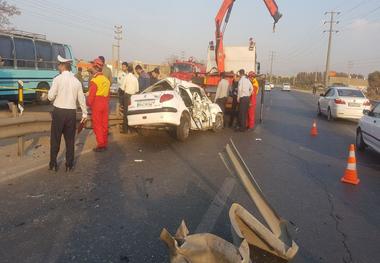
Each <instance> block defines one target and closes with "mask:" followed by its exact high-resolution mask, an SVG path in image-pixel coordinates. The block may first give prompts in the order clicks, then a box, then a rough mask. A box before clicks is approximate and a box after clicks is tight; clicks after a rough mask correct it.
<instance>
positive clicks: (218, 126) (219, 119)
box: [212, 112, 224, 132]
mask: <svg viewBox="0 0 380 263" xmlns="http://www.w3.org/2000/svg"><path fill="white" fill-rule="evenodd" d="M223 127H224V120H223V114H222V113H220V112H219V113H218V114H216V117H215V122H214V125H213V127H212V130H213V131H214V132H219V131H221V130H223Z"/></svg>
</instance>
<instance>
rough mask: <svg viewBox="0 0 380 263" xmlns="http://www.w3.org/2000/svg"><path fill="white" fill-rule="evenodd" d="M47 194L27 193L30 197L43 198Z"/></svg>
mask: <svg viewBox="0 0 380 263" xmlns="http://www.w3.org/2000/svg"><path fill="white" fill-rule="evenodd" d="M44 196H45V195H44V194H39V195H27V197H30V198H41V197H44Z"/></svg>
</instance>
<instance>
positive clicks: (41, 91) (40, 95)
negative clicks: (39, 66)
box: [36, 83, 49, 104]
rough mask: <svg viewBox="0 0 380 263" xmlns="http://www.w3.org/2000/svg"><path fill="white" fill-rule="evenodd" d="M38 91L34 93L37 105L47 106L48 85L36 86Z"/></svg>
mask: <svg viewBox="0 0 380 263" xmlns="http://www.w3.org/2000/svg"><path fill="white" fill-rule="evenodd" d="M37 89H38V91H36V100H37V103H39V104H48V103H49V100H48V91H49V84H48V83H40V84H38V86H37Z"/></svg>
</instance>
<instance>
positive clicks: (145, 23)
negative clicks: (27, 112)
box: [8, 0, 380, 75]
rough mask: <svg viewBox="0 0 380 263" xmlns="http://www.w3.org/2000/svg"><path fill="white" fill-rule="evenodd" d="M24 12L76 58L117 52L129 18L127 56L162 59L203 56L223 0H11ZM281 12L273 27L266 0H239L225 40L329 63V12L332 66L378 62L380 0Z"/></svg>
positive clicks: (301, 62)
mask: <svg viewBox="0 0 380 263" xmlns="http://www.w3.org/2000/svg"><path fill="white" fill-rule="evenodd" d="M8 2H9V3H10V4H14V5H16V6H17V7H19V8H20V10H21V12H22V14H21V15H20V16H18V17H15V18H12V19H11V22H12V23H13V26H14V27H15V28H17V29H20V30H25V31H29V32H35V33H42V34H45V35H47V38H48V39H49V40H52V41H57V42H62V43H65V44H70V45H71V46H72V47H73V50H74V53H75V56H76V57H77V58H83V59H88V60H89V59H92V58H94V57H97V56H98V55H104V56H105V57H106V58H108V59H111V57H112V45H113V44H115V43H116V42H115V40H114V32H113V31H114V25H122V26H123V40H122V41H121V51H120V52H121V59H122V60H124V61H133V60H138V61H143V62H146V63H162V62H165V61H166V60H167V59H168V58H169V57H170V56H173V55H176V56H179V57H181V56H182V55H183V54H184V55H185V57H190V56H193V57H196V58H197V59H199V60H205V59H206V54H207V46H208V43H209V41H210V40H214V32H215V23H214V18H215V15H216V13H217V11H218V9H219V7H220V5H221V3H222V0H138V1H136V0H134V1H132V0H124V1H121V0H119V1H116V0H108V1H104V0H91V1H89V0H81V1H78V0H65V1H58V0H8ZM277 4H278V6H279V10H280V12H281V13H282V14H283V18H282V19H281V20H280V22H279V23H278V24H277V26H276V31H275V33H273V31H272V24H273V20H272V17H271V16H270V15H269V13H268V11H267V9H266V7H265V5H264V3H263V1H259V0H236V2H235V5H234V9H233V11H232V14H231V18H230V22H229V24H228V26H227V29H226V32H225V46H229V45H231V46H239V45H244V46H245V45H248V39H249V38H250V37H253V38H254V40H255V42H256V45H257V55H258V61H260V62H261V65H262V67H261V68H262V72H268V71H269V67H270V54H271V52H272V51H273V52H275V56H274V63H273V73H274V74H278V75H292V74H296V73H297V72H301V71H306V72H309V71H310V72H312V71H324V67H325V63H326V52H327V43H328V33H326V32H325V33H324V32H323V31H324V30H328V25H327V24H324V21H325V20H328V19H329V17H328V16H327V15H325V14H324V13H325V12H326V11H339V12H341V13H340V15H337V17H336V19H337V21H339V23H338V24H337V25H334V28H335V29H336V30H339V32H338V33H334V34H333V39H332V52H331V70H335V71H339V72H355V73H362V74H365V75H366V74H368V73H369V72H372V71H374V70H380V49H379V43H380V1H379V0H317V1H315V0H306V1H301V0H277Z"/></svg>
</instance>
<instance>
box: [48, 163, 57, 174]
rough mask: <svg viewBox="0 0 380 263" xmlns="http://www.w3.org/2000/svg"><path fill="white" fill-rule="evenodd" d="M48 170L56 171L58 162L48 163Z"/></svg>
mask: <svg viewBox="0 0 380 263" xmlns="http://www.w3.org/2000/svg"><path fill="white" fill-rule="evenodd" d="M49 170H50V171H55V172H57V171H58V164H57V163H49Z"/></svg>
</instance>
